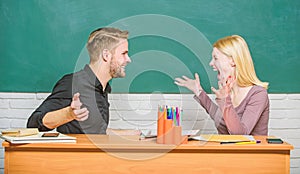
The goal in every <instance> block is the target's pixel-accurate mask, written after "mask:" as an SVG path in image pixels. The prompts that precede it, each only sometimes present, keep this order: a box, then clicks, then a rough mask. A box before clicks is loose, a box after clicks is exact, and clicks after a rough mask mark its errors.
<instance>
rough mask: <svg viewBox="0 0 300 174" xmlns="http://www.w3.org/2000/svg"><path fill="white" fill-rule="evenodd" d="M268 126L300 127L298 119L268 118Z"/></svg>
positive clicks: (282, 127)
mask: <svg viewBox="0 0 300 174" xmlns="http://www.w3.org/2000/svg"><path fill="white" fill-rule="evenodd" d="M269 127H270V128H281V129H292V128H300V119H270V121H269Z"/></svg>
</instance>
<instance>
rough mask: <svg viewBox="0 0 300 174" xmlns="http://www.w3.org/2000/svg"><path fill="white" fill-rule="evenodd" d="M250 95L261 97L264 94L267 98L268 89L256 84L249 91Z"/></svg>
mask: <svg viewBox="0 0 300 174" xmlns="http://www.w3.org/2000/svg"><path fill="white" fill-rule="evenodd" d="M249 95H250V96H257V97H263V96H265V97H266V98H268V91H267V89H266V88H264V87H262V86H258V85H254V86H253V87H252V88H251V90H250V92H249Z"/></svg>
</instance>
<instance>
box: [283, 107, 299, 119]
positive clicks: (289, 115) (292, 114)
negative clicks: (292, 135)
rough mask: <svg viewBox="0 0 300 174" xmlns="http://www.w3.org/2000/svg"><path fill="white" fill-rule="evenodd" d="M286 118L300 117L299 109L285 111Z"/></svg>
mask: <svg viewBox="0 0 300 174" xmlns="http://www.w3.org/2000/svg"><path fill="white" fill-rule="evenodd" d="M286 118H288V119H290V118H292V119H296V118H298V119H300V109H295V110H287V111H286Z"/></svg>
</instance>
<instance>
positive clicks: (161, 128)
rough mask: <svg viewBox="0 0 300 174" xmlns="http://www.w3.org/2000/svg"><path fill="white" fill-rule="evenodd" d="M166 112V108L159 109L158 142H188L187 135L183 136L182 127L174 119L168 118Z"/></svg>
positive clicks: (177, 143)
mask: <svg viewBox="0 0 300 174" xmlns="http://www.w3.org/2000/svg"><path fill="white" fill-rule="evenodd" d="M166 112H167V111H166V110H163V111H161V110H158V119H157V140H156V142H157V143H158V144H174V145H180V144H183V143H187V136H182V127H181V126H176V125H174V120H173V119H168V117H167V116H166V114H167V113H166ZM173 118H174V117H173Z"/></svg>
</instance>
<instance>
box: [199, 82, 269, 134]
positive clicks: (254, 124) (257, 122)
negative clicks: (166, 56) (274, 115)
mask: <svg viewBox="0 0 300 174" xmlns="http://www.w3.org/2000/svg"><path fill="white" fill-rule="evenodd" d="M194 99H196V100H197V101H198V102H199V103H200V104H201V105H202V107H204V109H205V110H206V112H207V113H208V114H209V115H210V117H211V118H212V119H213V120H214V122H215V126H216V128H217V130H218V132H219V134H238V135H268V122H269V108H270V104H269V98H268V93H267V90H266V89H265V88H263V87H261V86H253V87H252V88H251V89H250V91H249V92H248V94H247V96H246V97H245V98H244V100H243V101H242V102H241V103H240V105H239V106H237V107H235V108H234V107H233V105H232V102H231V97H230V95H229V96H228V97H227V98H225V99H216V102H217V103H218V104H215V103H214V102H213V101H212V100H211V99H210V98H209V97H208V95H207V94H206V93H205V92H204V91H202V92H201V93H200V95H199V96H198V97H197V96H196V95H195V96H194ZM222 113H223V114H222Z"/></svg>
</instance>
